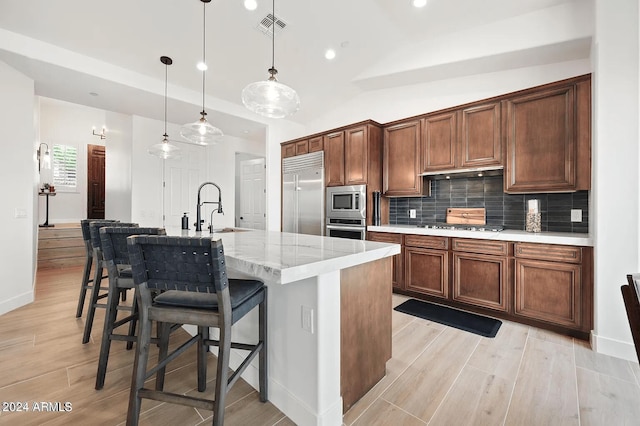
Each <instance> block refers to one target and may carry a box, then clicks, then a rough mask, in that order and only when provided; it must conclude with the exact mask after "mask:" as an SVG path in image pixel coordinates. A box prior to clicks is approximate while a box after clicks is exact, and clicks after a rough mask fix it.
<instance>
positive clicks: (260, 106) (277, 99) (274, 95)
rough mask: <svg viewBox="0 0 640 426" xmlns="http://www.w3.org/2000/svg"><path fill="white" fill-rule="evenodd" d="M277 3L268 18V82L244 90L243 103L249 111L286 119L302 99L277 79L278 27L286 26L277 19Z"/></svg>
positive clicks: (260, 82)
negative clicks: (269, 43) (269, 35)
mask: <svg viewBox="0 0 640 426" xmlns="http://www.w3.org/2000/svg"><path fill="white" fill-rule="evenodd" d="M275 4H276V2H275V0H273V2H272V13H271V15H270V16H268V17H267V18H265V19H267V20H269V21H270V22H268V24H270V25H271V68H269V70H268V72H269V74H270V76H269V78H268V79H267V80H266V81H257V82H255V83H251V84H249V85H248V86H246V87H245V88H244V89H243V90H242V103H243V104H244V106H245V107H247V109H249V110H250V111H253V112H255V113H257V114H260V115H263V116H265V117H270V118H284V117H286V116H288V115H291V114H293V113H295V112H296V111H298V109H299V108H300V97H299V96H298V94H297V93H296V91H295V90H293V89H292V88H291V87H289V86H287V85H285V84H282V83H280V82H279V81H278V79H277V78H276V74H278V70H277V69H276V67H275V43H276V42H275V40H276V26H280V27H281V28H284V26H285V24H284V22H282V21H281V20H280V19H278V18H277V17H276V6H275Z"/></svg>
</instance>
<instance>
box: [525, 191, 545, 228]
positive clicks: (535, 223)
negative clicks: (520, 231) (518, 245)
mask: <svg viewBox="0 0 640 426" xmlns="http://www.w3.org/2000/svg"><path fill="white" fill-rule="evenodd" d="M541 218H542V215H541V213H540V200H536V199H533V200H529V201H527V222H526V224H525V230H526V231H527V232H541V231H542V226H541V225H540V223H541Z"/></svg>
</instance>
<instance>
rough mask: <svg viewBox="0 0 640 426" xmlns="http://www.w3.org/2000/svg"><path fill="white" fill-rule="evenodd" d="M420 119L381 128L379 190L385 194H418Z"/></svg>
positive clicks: (399, 195) (419, 180)
mask: <svg viewBox="0 0 640 426" xmlns="http://www.w3.org/2000/svg"><path fill="white" fill-rule="evenodd" d="M420 135H421V120H419V119H415V120H409V121H404V122H401V123H398V124H394V125H391V126H388V127H385V128H384V139H383V140H384V142H383V153H382V193H383V195H385V196H387V197H409V196H419V195H422V176H420Z"/></svg>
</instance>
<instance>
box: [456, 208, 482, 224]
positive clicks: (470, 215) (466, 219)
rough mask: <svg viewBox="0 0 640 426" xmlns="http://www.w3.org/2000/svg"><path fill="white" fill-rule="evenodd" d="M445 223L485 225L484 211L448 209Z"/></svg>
mask: <svg viewBox="0 0 640 426" xmlns="http://www.w3.org/2000/svg"><path fill="white" fill-rule="evenodd" d="M447 223H454V224H455V223H462V224H469V225H484V224H486V209H485V208H484V207H482V208H448V209H447Z"/></svg>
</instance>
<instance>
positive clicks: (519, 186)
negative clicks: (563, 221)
mask: <svg viewBox="0 0 640 426" xmlns="http://www.w3.org/2000/svg"><path fill="white" fill-rule="evenodd" d="M503 110H504V111H505V119H504V123H503V124H504V135H505V143H506V157H507V158H506V170H505V175H504V191H505V192H510V193H535V192H570V191H577V190H586V189H589V188H590V181H591V134H590V128H591V123H590V121H591V119H590V114H591V85H590V78H588V79H585V78H579V79H572V80H569V81H565V82H561V83H554V84H550V85H547V86H544V87H543V88H537V89H535V90H528V91H525V92H524V93H522V94H521V95H518V96H511V97H509V98H508V99H505V100H504V101H503Z"/></svg>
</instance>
